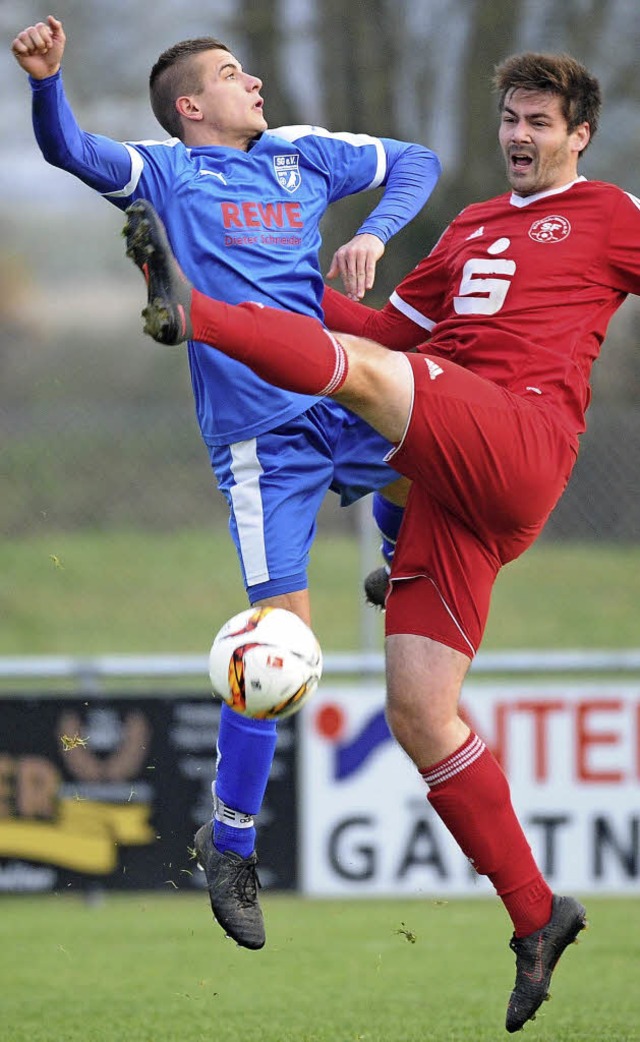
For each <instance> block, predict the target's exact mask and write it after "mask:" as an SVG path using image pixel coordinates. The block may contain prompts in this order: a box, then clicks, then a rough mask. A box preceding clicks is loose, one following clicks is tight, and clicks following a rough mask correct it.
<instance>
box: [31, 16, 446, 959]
mask: <svg viewBox="0 0 640 1042" xmlns="http://www.w3.org/2000/svg"><path fill="white" fill-rule="evenodd" d="M65 42H66V37H65V33H64V30H63V27H62V23H61V22H60V21H59V20H58V19H56V18H54V17H53V16H51V15H50V16H49V17H48V18H47V20H46V22H39V23H37V24H36V25H33V26H29V27H27V28H26V29H24V30H23V31H22V32H20V33H19V34H18V35H17V36H16V38H15V39H14V40H13V42H12V45H11V46H12V51H13V54H14V56H15V58H16V60H17V61H18V63H19V64H20V66H21V67H22V68H23V69H24V70H25V71H26V72H27V73H28V74H29V81H30V84H31V88H32V94H33V110H32V111H33V125H34V131H35V135H36V139H37V141H38V144H39V146H40V149H41V151H42V154H43V156H44V158H45V159H46V160H47V161H48V162H49V163H51V164H53V165H54V166H58V167H61V168H62V169H65V170H67V171H69V172H70V173H72V174H74V175H75V176H76V177H78V178H80V180H82V181H84V183H85V184H87V185H89V186H90V187H91V188H93V189H95V190H96V191H97V192H99V193H100V194H101V195H102V196H104V198H106V199H107V200H108V201H109V202H111V203H113V204H114V205H115V206H117V207H119V208H120V209H122V210H124V209H126V208H127V207H128V206H129V205H130V204H131V203H132V202H134V201H136V200H137V199H142V198H144V199H148V200H149V201H150V202H151V203H153V205H154V207H155V208H156V210H157V212H158V213H159V214H160V216H161V218H162V220H163V221H164V224H165V226H166V228H167V233H168V236H169V240H170V242H171V245H172V248H173V249H174V251H175V254H176V256H177V258H178V260H179V262H180V264H181V266H182V268H183V270H184V272H185V274H186V276H187V277H188V278H189V279H190V280H192V281H193V282H195V283H197V284H198V286H199V287H200V289H202V290H203V291H204V292H205V293H208V294H211V295H213V296H216V297H218V298H219V299H223V300H225V301H226V302H227V303H230V304H236V303H239V302H242V301H245V300H252V301H255V302H257V303H262V304H266V305H269V306H271V307H276V308H280V309H284V310H288V311H294V312H298V313H301V314H304V315H310V316H314V317H316V318H318V319H320V320H322V317H323V316H322V304H321V302H322V294H323V278H322V275H321V272H320V268H319V259H318V251H319V248H320V244H321V238H320V231H319V223H320V220H321V218H322V216H323V215H324V213H325V211H326V209H327V207H328V205H329V204H330V203H331V202H333V201H335V200H337V199H340V198H343V197H344V196H346V195H350V194H354V193H356V192H360V191H364V190H365V189H369V188H376V187H379V186H381V185H384V186H385V191H384V194H383V195H382V198H381V199H380V200H379V202H378V204H377V205H376V207H375V208H374V209H373V211H372V212H371V214H370V215H369V216H368V217H367V218H366V220H365V221H364V222H363V224H362V225H361V226H360V228H359V229H358V231H357V233H356V235H355V236H354V238H353V239H352V240H351V241H350V242H348V243H346V244H345V245H344V246H342V247H341V248H340V249H339V250H338V251H337V252H336V254H335V255H334V257H333V260H332V263H331V267H330V270H329V272H328V277H335V276H337V275H338V274H340V275H341V276H342V279H343V282H344V285H345V289H346V291H347V293H348V295H349V296H351V297H352V298H354V299H360V298H361V297H362V296H363V295H364V293H365V291H366V290H367V289H370V288H371V287H372V285H373V281H374V276H375V270H376V264H377V261H378V260H379V259H380V257H381V256H382V254H383V253H384V249H385V244H386V242H387V241H388V240H389V238H390V237H391V236H392V235H393V234H395V233H396V232H397V231H399V230H400V229H401V228H402V227H404V225H405V224H406V223H407V222H408V221H409V220H411V219H412V218H413V217H414V216H415V215H416V214H417V213H418V211H419V210H420V209H421V208H422V206H423V205H424V204H425V202H426V201H427V199H428V197H429V195H430V194H431V191H432V190H433V187H434V186H435V184H436V182H437V180H438V177H439V174H440V164H439V161H438V159H437V157H436V155H435V154H434V153H433V152H431V151H430V150H429V149H427V148H424V147H423V146H421V145H416V144H408V143H404V142H400V141H395V140H392V139H389V138H376V137H370V136H368V135H365V134H348V133H330V132H328V131H326V130H324V129H322V128H319V127H311V126H294V127H284V128H279V129H277V130H274V131H271V130H268V129H267V121H266V119H265V115H264V111H263V101H262V97H261V94H260V90H261V88H262V83H261V81H260V80H259V79H258V78H257V77H255V76H252V75H249V74H248V73H246V72H245V71H244V70H243V69H242V66H241V65H240V63H239V62H238V60H237V59H236V58H235V57H234V56H233V55H232V54H231V53H230V52H229V50H228V48H227V47H226V46H225V45H224V44H222V43H220V41H218V40H215V39H213V38H210V37H206V38H200V39H195V40H186V41H183V42H181V43H178V44H175V45H174V46H173V47H170V48H169V49H168V50H166V51H165V52H164V53H163V54H162V55H161V56H160V58H159V59H158V61H157V62H156V63H155V65H154V67H153V69H152V71H151V75H150V95H151V105H152V108H153V111H154V114H155V116H156V118H157V120H158V122H159V123H160V124H161V125H162V127H163V128H164V129H165V130H166V131H167V133H168V134H169V135H171V136H170V139H169V140H165V141H142V142H140V141H138V142H127V143H122V142H117V141H113V140H111V139H109V138H106V137H103V136H100V135H95V134H89V133H86V132H84V131H83V130H81V129H80V127H79V126H78V124H77V122H76V119H75V117H74V115H73V113H72V111H71V108H70V106H69V103H68V101H67V99H66V96H65V92H64V87H63V83H62V76H61V71H60V67H61V62H62V57H63V53H64V48H65ZM188 353H189V365H190V370H191V379H192V385H193V393H194V398H195V406H196V414H197V418H198V422H199V425H200V430H201V433H202V437H203V439H204V442H205V444H206V446H207V448H208V451H209V455H210V459H211V465H212V467H213V470H214V472H215V475H216V480H217V484H218V487H219V488H220V489H221V490H222V492H223V493H224V495H225V497H226V499H227V502H228V505H229V511H230V522H229V525H230V530H231V534H232V537H233V540H234V543H235V546H236V550H237V553H238V557H239V560H240V564H241V568H242V574H243V579H244V583H245V587H246V590H247V594H248V598H249V601H250V603H251V604H256V605H273V606H278V607H283V608H288V609H289V610H291V611H294V612H296V613H297V614H298V615H300V616H301V617H302V618H303V619H304V620H305V621H306V622H308V623H309V622H310V603H309V593H308V589H307V563H308V556H309V549H310V546H311V543H312V541H313V537H314V534H315V525H316V516H317V512H318V509H319V507H320V504H321V502H322V500H323V498H324V495H325V493H326V491H327V490H328V489H331V490H333V491H335V492H337V493H339V494H340V496H341V502H342V504H343V505H347V504H349V503H352V502H354V501H355V500H356V499H358V498H359V497H360V496H362V495H365V494H366V493H368V492H371V491H374V490H380V489H382V488H384V487H386V486H388V485H392V484H393V483H394V482H396V479H397V478H398V475H397V474H396V473H395V472H394V471H393V470H391V469H390V468H389V466H388V464H386V463H385V462H384V456H385V455H386V452H387V451H388V449H389V448H390V445H389V443H388V442H386V441H385V440H384V439H383V438H382V437H381V436H380V435H379V434H378V433H377V432H375V431H374V430H373V429H372V428H371V427H369V426H368V424H366V423H365V422H364V421H362V420H361V419H359V418H357V417H356V416H355V415H353V414H352V413H350V412H349V411H348V410H346V409H344V408H343V407H342V406H341V405H339V404H337V403H336V402H334V401H331V400H330V399H328V398H326V399H321V400H318V399H317V398H315V397H313V396H309V395H302V394H296V393H291V392H288V391H283V390H280V389H279V388H276V387H274V386H272V385H271V384H268V383H266V382H264V381H263V380H261V379H260V378H259V377H258V376H256V375H255V374H254V373H253V372H252V371H251V370H250V369H249V368H247V367H246V366H244V365H243V364H241V363H239V362H236V361H234V360H232V359H230V358H227V357H226V356H225V355H223V354H221V353H219V352H217V351H211V350H210V349H209V348H207V347H205V346H204V345H202V344H200V343H197V342H190V343H189V347H188ZM389 495H390V496H391V497H392V498H393V491H392V490H389ZM381 514H382V515H383V516H381ZM401 516H402V510H401V506H400V505H399V502H398V504H397V505H396V504H394V502H392V499H386V498H382V499H381V498H378V499H377V511H376V517H377V520H378V523H379V524H380V522H381V521H382V525H381V527H382V529H383V531H384V532H385V533H386V534H387V535H388V536H389V537H390V539H391V540H393V536H394V533H395V530H396V529H397V528H398V527H399V523H400V519H401ZM275 746H276V724H275V721H258V720H248V719H245V718H243V717H240V716H239V715H237V714H235V713H233V712H232V711H231V710H230V709H229V708H228V707H227V706H224V705H223V706H222V711H221V718H220V727H219V733H218V739H217V765H216V778H215V782H214V786H213V795H214V814H213V821H212V822H207V823H206V824H205V825H203V826H202V828H201V829H199V831H198V832H197V834H196V838H195V848H196V853H197V857H198V860H199V862H200V865H201V867H202V868H203V869H204V871H205V873H206V877H207V884H208V889H209V895H210V898H211V906H212V909H213V914H214V917H215V918H216V919H217V921H218V922H219V923H220V925H221V926H222V927H223V929H224V930H225V932H226V933H227V934H228V935H229V936H231V937H232V938H233V939H234V940H235V941H236V942H237V943H238V944H240V945H242V946H244V947H247V948H253V949H258V948H261V947H262V946H263V945H264V943H265V931H264V921H263V917H262V912H261V909H260V905H259V902H258V899H257V886H258V881H257V875H256V862H257V856H256V851H255V838H256V832H255V825H254V817H255V815H256V814H257V812H258V811H259V809H260V807H261V804H262V801H263V798H264V793H265V790H266V786H267V782H268V778H269V772H270V768H271V764H272V760H273V755H274V751H275Z"/></svg>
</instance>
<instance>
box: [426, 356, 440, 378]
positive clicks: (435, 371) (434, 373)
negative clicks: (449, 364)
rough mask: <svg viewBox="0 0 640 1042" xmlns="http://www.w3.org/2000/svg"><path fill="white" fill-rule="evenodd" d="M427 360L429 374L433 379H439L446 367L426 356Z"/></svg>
mask: <svg viewBox="0 0 640 1042" xmlns="http://www.w3.org/2000/svg"><path fill="white" fill-rule="evenodd" d="M425 362H426V363H427V369H428V370H429V376H430V377H431V379H432V380H437V378H438V377H439V376H442V374H443V373H444V369H442V368H441V367H440V366H439V365H438V364H437V363H436V362H433V361H432V360H431V359H430V358H425Z"/></svg>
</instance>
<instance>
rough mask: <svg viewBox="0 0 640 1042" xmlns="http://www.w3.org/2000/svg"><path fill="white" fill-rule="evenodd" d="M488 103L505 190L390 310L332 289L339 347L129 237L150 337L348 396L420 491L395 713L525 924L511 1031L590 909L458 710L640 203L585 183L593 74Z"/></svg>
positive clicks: (402, 616) (576, 68)
mask: <svg viewBox="0 0 640 1042" xmlns="http://www.w3.org/2000/svg"><path fill="white" fill-rule="evenodd" d="M495 86H496V89H497V92H498V95H499V111H500V130H499V139H500V145H501V148H502V152H503V155H504V159H505V162H506V172H507V179H508V181H509V184H510V189H511V190H510V191H509V192H506V193H505V194H504V195H501V196H499V197H498V198H495V199H492V200H489V201H488V202H484V203H477V204H474V205H471V206H469V207H467V208H466V209H465V210H463V211H462V213H461V214H460V215H459V216H458V217H456V219H455V220H454V221H453V222H452V223H451V224H450V225H449V227H448V228H447V229H446V231H445V232H444V234H443V235H442V237H441V238H440V240H439V242H438V243H437V244H436V246H435V247H434V249H433V250H432V252H431V253H430V254H429V256H428V257H427V258H426V259H425V260H424V261H422V262H421V263H420V264H419V265H418V266H417V267H416V268H415V269H414V271H412V272H411V273H410V274H409V275H408V276H407V277H406V278H405V279H404V280H403V282H402V283H401V284H400V285H399V286H398V288H397V289H396V291H395V292H394V293H393V294H392V296H391V299H390V301H389V303H388V304H387V305H386V306H385V307H384V308H383V310H382V311H381V312H375V311H372V310H370V309H368V308H366V307H364V306H362V305H359V304H357V303H354V302H351V301H347V300H346V299H345V298H343V297H341V296H340V295H338V294H334V293H332V292H331V291H327V293H326V295H325V305H326V306H325V315H326V322H327V326H328V328H330V329H335V330H338V329H339V330H343V331H345V332H340V333H329V332H328V331H327V329H325V328H323V327H322V326H321V325H320V324H319V323H318V322H316V321H314V320H312V319H308V318H306V317H302V316H298V315H291V314H285V313H283V312H276V311H273V310H271V309H268V308H262V307H260V306H259V305H255V304H251V303H247V304H242V305H240V306H238V307H230V306H228V305H225V304H221V303H218V302H217V301H213V300H211V299H210V298H208V297H205V296H203V295H202V294H201V293H199V292H197V290H195V289H193V288H192V287H191V285H190V284H189V283H187V282H186V281H185V280H184V279H181V277H180V273H179V270H178V269H177V267H176V265H175V262H174V260H173V257H172V255H171V253H170V250H169V248H168V245H167V243H166V240H165V239H164V235H163V230H162V225H161V224H160V222H159V221H158V220H157V218H156V215H155V214H154V212H153V210H152V209H150V208H148V207H146V206H145V204H144V203H139V204H137V205H136V206H134V207H133V208H131V210H130V211H129V224H128V229H127V231H128V247H129V248H128V252H129V255H130V256H131V257H132V259H133V260H134V261H135V262H136V263H137V264H138V266H139V267H140V268H144V269H145V270H146V276H147V281H148V300H149V303H148V306H147V308H146V310H145V312H144V314H145V316H146V320H147V324H146V330H147V332H148V333H149V334H150V335H151V336H153V337H155V339H157V340H159V341H161V342H164V343H178V342H180V341H182V340H184V339H186V337H187V336H191V335H193V336H195V337H196V338H197V339H198V340H202V341H205V342H208V343H210V344H211V345H213V346H215V347H216V348H217V349H219V350H220V351H223V352H225V353H227V354H229V355H231V356H232V357H233V358H238V359H240V360H241V361H242V362H245V363H246V364H247V365H249V366H250V367H252V368H254V369H255V370H256V372H258V373H259V374H260V375H262V376H263V377H264V378H265V379H267V380H269V381H271V382H273V383H274V384H276V385H282V386H285V387H287V388H292V389H294V390H300V391H305V392H308V393H313V394H318V395H331V396H333V397H336V398H337V399H338V400H339V401H341V402H342V403H343V404H344V405H346V406H348V407H349V408H350V409H352V410H353V411H354V412H356V413H357V414H359V415H360V416H362V417H364V419H366V420H367V421H368V422H369V423H370V424H372V425H373V426H374V427H376V428H377V429H378V430H379V431H380V432H381V433H382V434H384V435H385V437H387V438H388V439H389V440H390V441H391V442H392V443H393V444H394V446H395V448H394V450H393V452H392V454H391V456H392V459H393V466H394V467H395V468H397V470H399V471H400V472H401V473H402V474H404V475H406V476H407V477H409V478H411V479H412V481H413V484H412V487H411V492H410V494H409V501H408V504H407V510H406V514H405V519H404V522H403V525H402V530H401V534H400V539H399V541H398V545H397V549H396V554H395V557H394V561H393V568H392V576H391V585H390V591H389V594H388V596H387V602H386V651H385V653H386V663H387V715H388V720H389V725H390V727H391V730H392V731H393V733H394V735H395V737H396V739H397V740H398V742H399V743H400V745H401V746H402V747H403V748H404V749H405V750H406V752H407V753H408V754H409V756H410V757H411V759H412V760H413V762H414V763H415V764H416V767H417V768H418V770H419V771H420V774H421V775H422V777H423V778H424V780H425V782H426V784H427V786H428V788H429V795H428V798H429V801H430V803H431V805H432V806H433V808H434V809H435V811H436V812H437V814H438V815H439V816H440V818H441V819H442V820H443V822H444V823H445V825H446V826H447V828H448V829H449V830H450V832H451V833H452V834H453V836H454V837H455V839H456V841H457V842H458V844H459V846H460V847H461V849H462V850H463V851H464V853H465V854H466V856H467V857H468V858H469V860H470V861H471V862H472V864H473V865H474V867H475V868H476V870H477V871H478V872H479V873H481V874H484V875H487V876H488V877H489V879H490V880H491V882H492V883H493V885H494V887H495V889H496V891H497V893H498V895H499V896H500V898H501V899H502V901H503V903H504V906H505V908H506V910H507V912H508V914H509V916H510V918H511V920H512V922H513V928H514V933H513V937H512V939H511V947H512V949H513V951H514V952H515V955H516V978H515V985H514V988H513V991H512V994H511V998H510V1001H509V1006H508V1009H507V1018H506V1028H507V1031H510V1032H512V1031H517V1030H519V1029H520V1028H521V1027H522V1026H523V1024H524V1023H525V1022H526V1021H527V1020H529V1019H531V1018H533V1016H534V1014H535V1012H536V1010H537V1009H538V1007H539V1006H540V1005H541V1003H542V1001H543V1000H544V999H545V998H546V997H547V995H548V992H549V983H550V979H551V974H552V972H553V969H554V967H555V965H556V963H557V961H558V959H559V958H560V956H561V954H562V952H563V951H564V949H565V948H566V947H567V945H568V944H570V943H571V942H572V941H574V940H575V939H576V937H577V935H578V933H579V932H580V931H581V930H582V929H583V928H584V926H585V924H586V920H585V915H586V913H585V909H584V908H583V907H582V905H580V904H579V903H578V902H577V901H576V900H574V899H573V898H571V897H560V896H558V895H554V894H553V893H552V892H551V890H550V888H549V886H548V884H547V882H546V881H545V879H544V878H543V876H542V874H541V872H540V870H539V868H538V866H537V865H536V862H535V860H534V858H533V855H532V853H531V850H530V848H529V844H528V842H527V839H526V837H525V835H524V833H523V830H522V828H521V826H520V824H519V822H518V819H517V817H516V815H515V813H514V810H513V807H512V804H511V799H510V793H509V786H508V783H507V780H506V778H505V776H504V774H503V772H502V770H501V768H500V766H499V765H498V763H497V761H496V760H495V759H494V757H493V755H492V754H491V752H490V751H489V750H488V749H487V748H486V746H485V744H484V742H483V741H482V739H481V738H480V737H479V736H478V735H475V734H473V733H471V732H470V730H469V727H468V726H467V725H466V724H465V722H464V721H463V720H462V719H461V718H460V716H459V715H458V701H459V696H460V690H461V686H462V682H463V680H464V677H465V675H466V673H467V670H468V668H469V664H470V662H471V660H472V658H473V656H474V654H475V652H476V651H477V649H478V647H479V645H480V641H481V639H482V634H483V632H484V628H485V623H486V618H487V613H488V609H489V600H490V595H491V590H492V587H493V584H494V581H495V578H496V576H497V573H498V571H499V570H500V568H501V567H502V565H503V564H506V563H507V562H508V561H511V560H513V559H514V558H516V557H518V556H519V555H520V554H521V553H522V552H523V551H524V550H526V549H527V547H528V546H530V545H531V544H532V543H533V541H534V540H535V538H536V537H537V536H538V534H539V533H540V531H541V530H542V528H543V526H544V524H545V521H546V519H547V518H548V516H549V513H550V511H551V510H552V509H553V507H554V505H555V503H556V502H557V500H558V498H559V497H560V495H561V494H562V492H563V489H564V487H565V485H566V483H567V481H568V479H569V476H570V473H571V470H572V467H573V465H574V462H575V459H576V455H577V452H578V439H579V435H580V434H581V433H582V432H583V431H584V429H585V411H586V409H587V406H588V404H589V398H590V389H589V379H590V371H591V366H592V364H593V361H594V359H595V358H596V356H597V355H598V352H599V349H600V346H601V344H602V341H603V339H604V336H605V332H606V328H607V323H608V321H609V319H610V318H611V316H612V314H613V313H614V312H615V310H616V309H617V308H618V307H619V305H620V304H621V303H622V301H623V300H624V299H625V297H626V295H627V294H628V293H636V294H638V293H640V250H639V249H638V244H639V243H640V201H638V200H637V199H635V198H634V197H633V196H631V195H629V194H628V193H626V192H624V191H622V190H621V189H619V188H617V187H615V186H614V185H610V184H605V183H602V182H590V181H587V180H585V179H584V178H583V177H580V176H579V175H578V162H579V159H580V157H581V155H582V153H583V152H584V150H585V148H586V147H587V145H588V144H589V141H590V139H591V137H593V135H594V133H595V131H596V129H597V123H598V116H599V112H600V90H599V85H598V81H597V80H596V79H595V78H594V77H593V76H592V75H591V74H590V73H589V72H588V70H587V69H585V68H584V67H583V66H582V65H580V64H579V63H578V62H576V61H575V60H574V59H573V58H571V57H569V56H568V55H544V54H531V53H528V54H521V55H515V56H513V57H511V58H509V59H507V60H506V61H505V62H503V63H502V64H501V65H500V66H498V68H497V69H496V75H495ZM380 345H385V346H380ZM389 348H391V349H392V350H389ZM412 349H417V350H412Z"/></svg>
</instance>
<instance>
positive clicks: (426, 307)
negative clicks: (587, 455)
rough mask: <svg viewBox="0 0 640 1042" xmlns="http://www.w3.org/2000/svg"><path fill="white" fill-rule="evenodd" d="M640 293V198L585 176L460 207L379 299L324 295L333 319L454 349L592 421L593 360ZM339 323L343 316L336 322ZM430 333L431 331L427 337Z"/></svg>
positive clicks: (403, 345) (514, 386)
mask: <svg viewBox="0 0 640 1042" xmlns="http://www.w3.org/2000/svg"><path fill="white" fill-rule="evenodd" d="M628 293H640V200H638V199H636V198H635V197H634V196H632V195H629V194H628V193H626V192H623V191H622V190H621V189H620V188H617V187H616V186H615V185H611V184H606V183H604V182H600V181H587V180H585V179H583V178H580V179H579V180H577V181H575V182H573V183H572V184H571V185H568V186H567V187H565V188H562V189H559V190H553V191H550V192H544V193H541V194H539V195H536V196H530V197H528V198H522V197H520V196H517V195H512V194H510V193H505V194H504V195H501V196H498V197H497V198H494V199H490V200H488V201H487V202H483V203H475V204H473V205H471V206H468V207H467V208H466V209H465V210H463V211H462V212H461V213H460V214H459V215H458V217H456V218H455V220H454V221H452V223H451V224H450V225H449V226H448V228H447V229H446V231H445V232H444V233H443V235H442V236H441V238H440V240H439V241H438V243H437V244H436V245H435V247H434V248H433V250H432V251H431V253H430V254H429V256H428V257H426V258H425V259H424V260H423V261H421V262H420V263H419V264H418V265H417V267H416V268H414V270H413V271H412V272H410V273H409V275H407V276H406V278H405V279H403V281H402V282H401V283H400V285H399V286H398V287H397V288H396V290H395V291H394V292H393V294H392V295H391V297H390V300H389V303H388V304H386V305H385V307H384V308H383V310H382V311H379V312H376V311H372V310H371V309H367V308H362V307H360V308H357V309H349V311H350V312H351V316H350V317H351V321H347V322H345V321H344V318H345V313H346V312H345V308H344V298H343V300H342V301H341V302H338V301H334V303H333V304H332V297H331V295H329V296H328V297H326V298H325V305H326V307H325V318H326V322H327V325H328V326H329V328H331V329H337V330H342V331H343V332H353V333H360V334H362V335H365V336H368V337H370V338H371V339H373V340H377V341H378V342H379V343H382V344H386V345H387V346H389V347H393V348H396V349H401V350H407V349H409V348H411V347H415V346H418V345H421V346H420V348H419V349H420V350H422V351H424V352H425V353H429V354H436V355H440V356H442V357H445V358H448V359H450V360H451V361H453V362H457V363H458V364H459V365H461V366H463V367H464V368H466V369H470V370H472V371H473V372H475V373H478V374H479V375H480V376H484V377H486V378H487V379H488V380H491V381H493V382H494V383H497V384H499V385H501V386H503V387H506V388H508V389H509V390H510V391H512V392H514V393H515V394H518V395H522V396H527V397H532V398H533V399H536V400H537V401H538V402H539V404H540V405H541V406H542V407H545V408H549V409H552V410H553V411H554V412H555V414H556V416H557V418H558V419H559V420H560V422H561V423H562V424H563V425H564V426H565V428H567V430H568V431H569V432H570V433H572V434H574V435H575V434H579V433H581V432H582V431H583V430H584V429H585V420H584V415H585V411H586V409H587V406H588V404H589V399H590V388H589V379H590V374H591V367H592V365H593V362H594V360H595V358H596V357H597V356H598V353H599V350H600V346H601V344H602V341H603V339H604V336H605V333H606V330H607V325H608V323H609V320H610V318H611V316H612V315H613V313H614V312H615V311H616V309H617V308H618V307H619V306H620V304H622V302H623V300H624V299H625V297H626V295H627V294H628ZM335 323H338V324H335ZM427 336H428V337H429V341H428V343H426V344H425V343H423V341H424V340H425V338H426V337H427Z"/></svg>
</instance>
